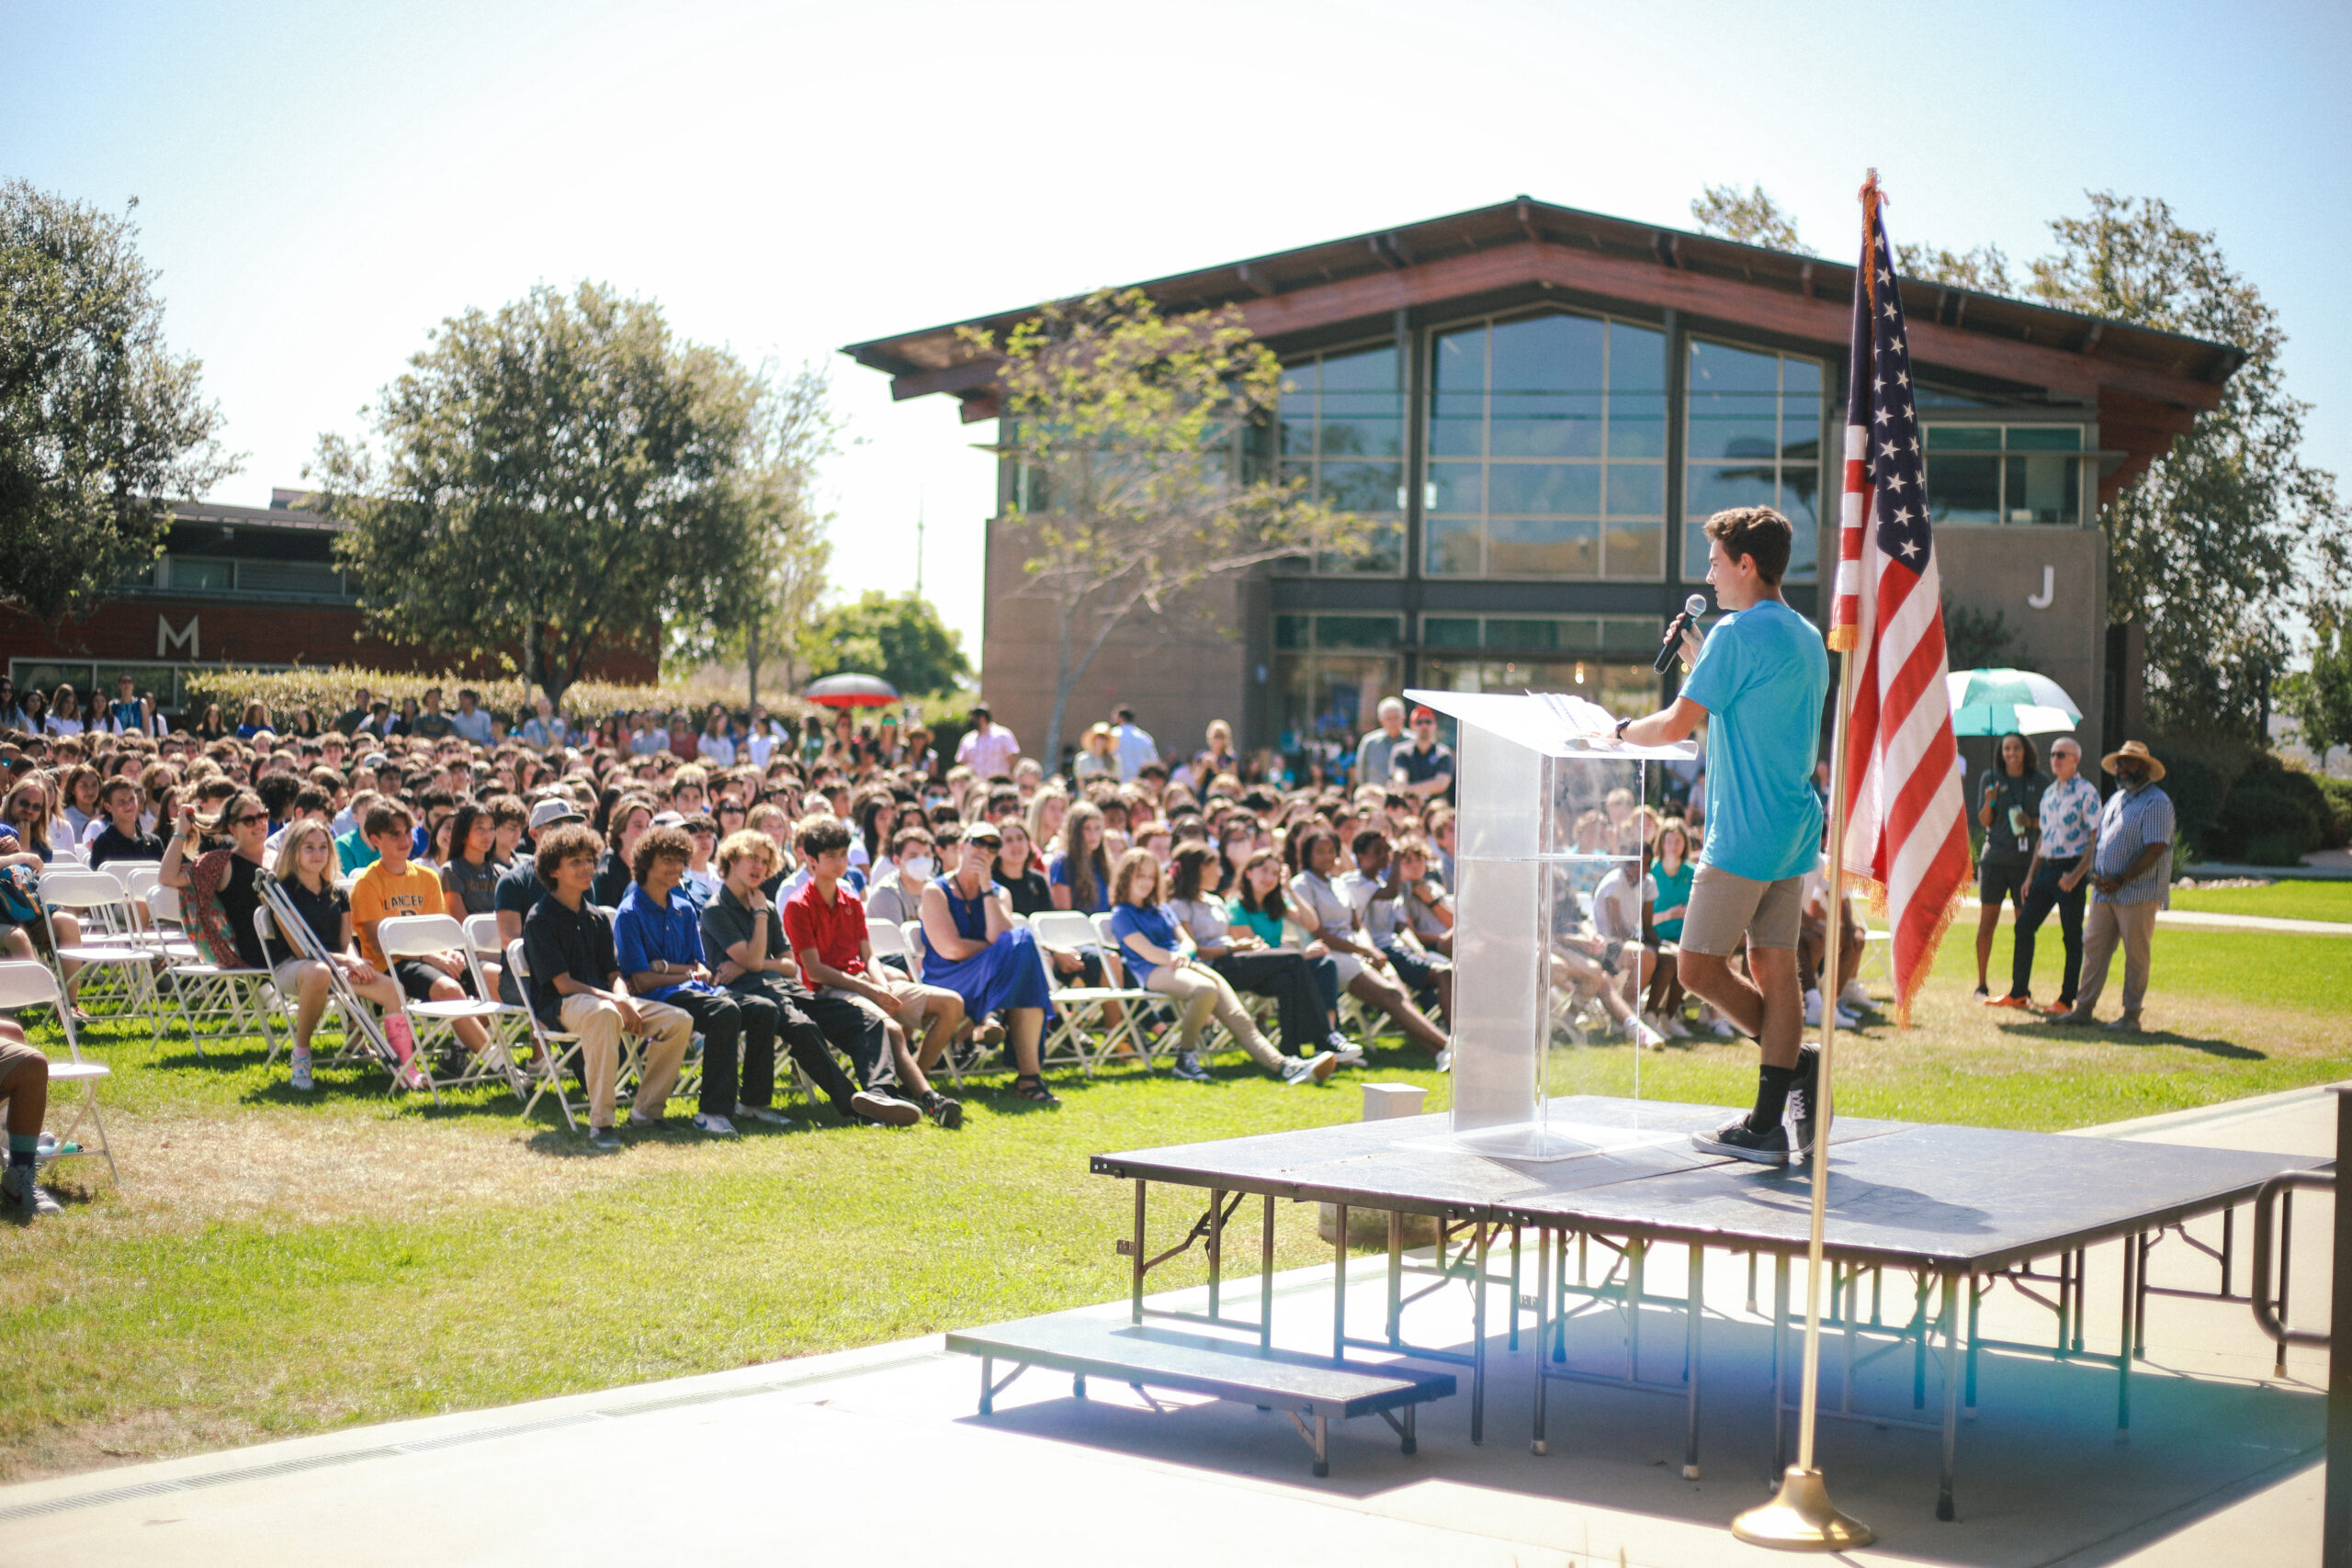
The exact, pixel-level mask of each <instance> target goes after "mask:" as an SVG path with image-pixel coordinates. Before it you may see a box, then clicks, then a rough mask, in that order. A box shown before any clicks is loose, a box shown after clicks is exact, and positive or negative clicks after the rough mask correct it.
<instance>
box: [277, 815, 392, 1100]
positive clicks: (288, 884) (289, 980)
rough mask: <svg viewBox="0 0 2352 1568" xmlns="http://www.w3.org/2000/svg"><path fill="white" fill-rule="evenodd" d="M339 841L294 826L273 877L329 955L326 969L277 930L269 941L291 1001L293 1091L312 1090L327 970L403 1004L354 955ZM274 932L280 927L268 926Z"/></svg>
mask: <svg viewBox="0 0 2352 1568" xmlns="http://www.w3.org/2000/svg"><path fill="white" fill-rule="evenodd" d="M334 869H335V853H334V835H333V834H331V833H330V832H328V831H327V827H326V824H325V823H323V822H320V821H317V820H315V819H306V820H303V821H300V822H297V823H295V824H294V825H293V826H292V827H290V828H288V829H286V834H285V837H284V838H282V839H281V840H278V845H277V867H276V871H275V874H276V875H277V880H278V881H279V882H280V883H281V884H283V885H284V886H285V889H286V897H287V900H288V902H289V903H291V904H292V905H293V906H294V911H295V913H296V914H298V915H300V917H301V918H302V923H303V924H304V925H305V926H307V927H309V928H310V931H311V935H312V936H313V937H315V938H317V939H318V945H319V946H320V947H321V948H322V949H324V950H325V952H326V954H327V963H326V964H322V963H320V962H319V961H318V960H316V959H311V958H304V957H302V956H301V954H300V950H298V949H297V948H296V947H295V946H294V944H293V943H292V942H288V940H287V933H286V932H285V931H282V930H280V931H277V932H276V933H275V934H273V935H272V936H271V938H270V941H269V944H268V949H267V953H266V956H267V958H268V959H269V964H270V973H271V976H272V978H273V980H274V981H275V982H276V984H277V994H278V995H279V996H281V997H292V998H295V1002H294V1055H293V1060H292V1065H293V1075H294V1077H293V1087H294V1088H295V1089H300V1090H302V1091H305V1092H307V1091H308V1090H309V1089H310V1088H311V1036H312V1035H313V1034H314V1033H316V1032H318V1027H319V1020H320V1019H321V1018H322V1017H324V1016H325V1014H326V1010H327V998H329V996H331V995H332V994H333V982H332V978H331V976H329V975H328V973H327V964H334V966H335V967H336V968H338V969H340V970H342V971H343V977H344V979H345V981H346V982H348V983H349V985H350V987H351V988H352V989H353V990H355V991H356V992H358V993H359V994H360V995H361V996H363V997H365V998H368V1000H369V1001H371V1002H374V1003H375V1004H376V1005H377V1006H378V1007H379V1008H382V1009H384V1010H387V1011H392V1010H398V1009H399V1007H400V1005H401V989H400V983H399V982H398V981H396V980H394V979H393V978H392V977H391V976H390V975H384V974H379V972H378V971H377V970H376V969H375V968H374V967H373V966H371V965H370V964H368V961H367V960H366V959H364V958H362V957H360V956H359V955H358V954H357V953H356V952H354V951H353V950H352V946H351V900H350V899H349V898H348V897H346V896H345V893H344V891H343V889H342V888H340V887H337V886H335V885H334ZM271 924H272V925H273V926H277V924H279V922H278V921H277V920H276V919H273V920H272V921H271Z"/></svg>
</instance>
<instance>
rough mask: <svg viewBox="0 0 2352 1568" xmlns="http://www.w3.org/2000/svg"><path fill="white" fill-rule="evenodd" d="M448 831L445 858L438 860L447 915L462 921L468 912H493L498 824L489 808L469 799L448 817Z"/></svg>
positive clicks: (496, 878)
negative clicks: (493, 855)
mask: <svg viewBox="0 0 2352 1568" xmlns="http://www.w3.org/2000/svg"><path fill="white" fill-rule="evenodd" d="M448 834H449V840H448V841H449V853H448V858H447V859H446V860H443V861H440V862H439V863H438V865H439V867H440V872H441V897H442V900H443V905H444V907H445V908H447V910H448V912H449V918H450V919H453V920H456V921H458V923H460V924H463V923H464V921H465V919H466V917H467V916H469V915H487V914H491V913H492V912H493V910H492V897H493V896H494V895H495V894H496V892H497V890H498V866H497V864H496V863H495V862H493V861H492V859H491V854H492V851H494V850H495V849H496V848H497V847H498V823H497V821H496V820H495V819H494V818H492V816H491V814H490V807H487V806H483V805H481V804H479V803H478V802H475V801H471V800H469V801H467V802H466V803H465V804H464V805H463V806H460V807H458V811H457V815H456V816H454V817H452V818H449V821H448Z"/></svg>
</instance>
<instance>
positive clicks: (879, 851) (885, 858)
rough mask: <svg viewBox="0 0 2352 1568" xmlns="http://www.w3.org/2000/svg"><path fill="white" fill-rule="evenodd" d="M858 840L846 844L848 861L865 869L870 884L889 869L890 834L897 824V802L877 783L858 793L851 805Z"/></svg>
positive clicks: (867, 881)
mask: <svg viewBox="0 0 2352 1568" xmlns="http://www.w3.org/2000/svg"><path fill="white" fill-rule="evenodd" d="M850 819H851V826H852V827H854V828H855V829H857V840H856V841H855V842H854V843H852V844H851V845H850V847H849V863H850V864H852V865H854V866H859V867H862V868H864V870H865V880H866V885H867V886H872V885H873V884H875V883H876V882H878V881H880V880H881V879H882V877H883V876H885V875H887V874H888V872H889V870H890V836H891V834H892V832H893V831H895V830H896V829H897V827H898V824H899V802H898V798H897V797H896V796H895V795H892V794H891V793H890V792H889V791H888V789H884V788H881V787H880V786H878V785H877V786H876V787H875V788H872V789H868V790H865V791H864V792H863V793H861V794H860V795H859V796H858V799H857V804H856V805H854V806H853V807H850Z"/></svg>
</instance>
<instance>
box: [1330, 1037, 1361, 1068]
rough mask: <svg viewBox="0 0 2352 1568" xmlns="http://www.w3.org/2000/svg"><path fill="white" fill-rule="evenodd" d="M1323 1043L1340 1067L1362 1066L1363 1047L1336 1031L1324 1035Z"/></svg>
mask: <svg viewBox="0 0 2352 1568" xmlns="http://www.w3.org/2000/svg"><path fill="white" fill-rule="evenodd" d="M1323 1043H1324V1044H1326V1045H1328V1046H1329V1047H1330V1048H1331V1055H1334V1056H1336V1057H1338V1058H1339V1060H1340V1066H1343V1067H1361V1066H1363V1046H1361V1045H1359V1044H1357V1043H1355V1042H1354V1041H1352V1040H1351V1039H1349V1038H1348V1037H1347V1036H1346V1035H1344V1034H1342V1033H1340V1032H1339V1031H1338V1030H1336V1029H1335V1030H1333V1031H1331V1032H1330V1033H1329V1034H1328V1035H1326V1036H1325V1037H1324V1040H1323Z"/></svg>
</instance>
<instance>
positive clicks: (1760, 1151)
mask: <svg viewBox="0 0 2352 1568" xmlns="http://www.w3.org/2000/svg"><path fill="white" fill-rule="evenodd" d="M1691 1147H1692V1148H1694V1149H1697V1150H1698V1151H1699V1152H1700V1153H1701V1154H1702V1155H1729V1156H1731V1157H1732V1158H1734V1159H1744V1160H1752V1161H1754V1162H1755V1163H1756V1164H1758V1165H1786V1164H1788V1163H1789V1134H1788V1131H1787V1129H1785V1128H1782V1127H1774V1128H1772V1129H1771V1130H1770V1132H1764V1133H1759V1132H1758V1131H1756V1130H1755V1129H1754V1128H1752V1127H1750V1126H1749V1125H1748V1124H1747V1117H1745V1116H1743V1117H1741V1118H1739V1120H1737V1121H1736V1122H1725V1123H1724V1125H1722V1126H1720V1127H1718V1128H1716V1129H1715V1130H1714V1131H1713V1132H1712V1133H1693V1134H1691Z"/></svg>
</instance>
